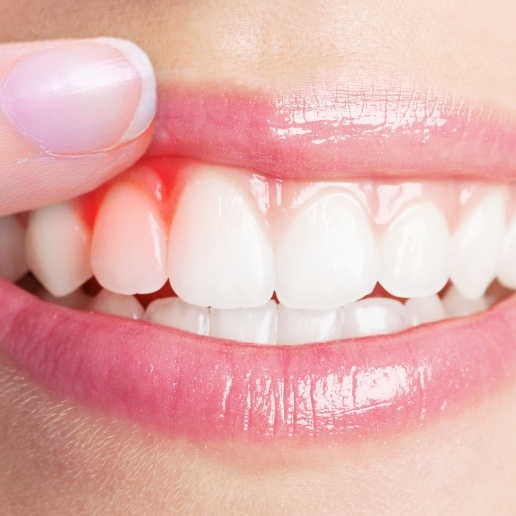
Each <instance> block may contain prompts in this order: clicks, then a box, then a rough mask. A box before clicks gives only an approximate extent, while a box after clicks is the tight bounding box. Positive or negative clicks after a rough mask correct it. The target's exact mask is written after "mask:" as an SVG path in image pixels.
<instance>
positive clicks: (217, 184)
mask: <svg viewBox="0 0 516 516" xmlns="http://www.w3.org/2000/svg"><path fill="white" fill-rule="evenodd" d="M168 273H169V278H170V283H171V285H172V288H173V289H174V291H175V292H176V294H177V295H178V296H179V297H180V298H181V299H183V300H184V301H186V302H188V303H191V304H194V305H198V306H211V307H213V308H226V309H231V308H251V307H255V306H262V305H264V304H266V303H267V301H269V299H270V298H271V296H272V293H273V291H274V284H275V279H274V256H273V252H272V249H271V246H270V244H269V242H268V239H267V238H266V236H265V234H264V228H263V227H262V225H261V223H260V221H259V219H258V218H257V215H256V213H255V210H254V208H253V206H252V199H250V198H249V197H248V196H247V193H246V192H245V190H244V189H243V188H242V187H240V186H239V185H238V183H237V182H236V181H235V180H233V179H231V178H230V177H228V176H227V175H225V174H224V173H223V172H220V171H219V170H218V169H217V168H216V167H208V166H206V167H202V168H200V169H198V170H197V171H192V174H191V176H190V178H189V180H188V182H187V184H186V186H185V189H184V190H183V192H182V194H181V196H180V199H179V203H178V207H177V211H176V213H175V215H174V217H173V220H172V224H171V228H170V234H169V243H168Z"/></svg>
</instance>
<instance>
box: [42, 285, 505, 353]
mask: <svg viewBox="0 0 516 516" xmlns="http://www.w3.org/2000/svg"><path fill="white" fill-rule="evenodd" d="M507 293H508V292H507V291H506V290H504V289H502V288H500V287H499V286H497V285H495V286H492V287H490V289H488V292H487V293H486V295H484V296H482V297H480V298H478V299H475V300H469V299H465V298H463V297H462V296H461V295H460V293H459V292H458V290H457V289H456V288H455V287H453V286H450V287H449V288H448V289H447V290H446V292H445V293H444V295H443V296H442V298H441V297H439V296H437V295H432V296H428V297H425V298H412V299H408V300H406V301H405V302H404V303H402V302H400V301H398V300H396V299H392V298H385V297H369V298H366V299H362V300H360V301H356V302H354V303H351V304H349V305H347V306H346V307H343V308H337V309H334V310H296V309H290V308H287V307H285V306H283V305H281V304H277V303H276V302H275V301H272V300H271V301H269V302H268V303H267V304H266V305H264V306H261V307H256V308H239V309H233V310H231V309H230V310H224V309H214V308H205V307H199V306H195V305H190V304H188V303H185V302H184V301H182V300H181V299H180V298H178V297H168V298H161V299H156V300H154V301H152V302H151V303H150V304H149V305H148V306H147V308H146V309H145V308H144V307H143V306H142V304H140V302H139V301H138V299H137V298H136V297H135V296H124V295H121V294H115V293H113V292H110V291H108V290H105V289H102V290H101V291H100V292H99V293H98V294H97V295H96V296H95V297H91V296H89V295H87V294H86V293H85V292H84V291H83V290H77V291H75V292H74V293H72V294H71V295H69V296H65V297H60V298H55V297H53V296H51V295H50V294H49V293H48V292H46V291H45V290H43V289H40V291H39V292H38V295H39V297H41V298H42V299H44V300H46V301H50V302H54V303H57V304H61V305H66V306H69V307H72V308H79V309H86V310H92V311H97V312H104V313H110V314H114V315H119V316H122V317H126V318H130V319H136V320H144V321H148V322H152V323H155V324H160V325H163V326H168V327H173V328H178V329H182V330H187V331H190V332H193V333H196V334H198V335H203V336H211V337H219V338H224V339H231V340H235V341H241V342H251V343H255V344H269V345H273V344H304V343H311V342H323V341H329V340H335V339H342V338H350V337H361V336H368V335H379V334H387V333H394V332H398V331H402V330H405V329H407V328H410V327H413V326H418V325H420V324H424V323H429V322H434V321H438V320H442V319H446V318H451V317H458V316H466V315H470V314H473V313H477V312H481V311H483V310H486V309H487V308H489V306H491V305H492V304H494V303H495V302H496V301H498V300H500V299H501V298H503V297H505V296H506V295H507Z"/></svg>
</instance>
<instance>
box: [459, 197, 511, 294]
mask: <svg viewBox="0 0 516 516" xmlns="http://www.w3.org/2000/svg"><path fill="white" fill-rule="evenodd" d="M505 193H506V192H505V190H504V189H501V188H497V189H496V190H494V191H492V192H491V193H489V194H487V195H486V196H485V197H484V198H483V199H481V200H480V201H479V202H478V203H476V205H475V206H473V207H472V208H470V209H468V210H466V212H465V213H464V215H463V217H462V219H461V222H460V224H459V226H458V227H457V229H456V230H455V232H454V235H453V238H452V253H451V267H450V279H451V280H452V282H453V284H454V285H455V286H456V287H457V289H458V290H459V291H460V292H461V294H462V296H463V297H465V298H467V299H477V298H479V297H480V296H482V294H483V293H484V292H485V290H486V288H487V286H488V285H489V283H491V281H492V280H493V279H494V277H495V275H496V269H497V266H498V261H499V256H500V250H501V245H502V242H503V237H504V234H505V209H506V195H505Z"/></svg>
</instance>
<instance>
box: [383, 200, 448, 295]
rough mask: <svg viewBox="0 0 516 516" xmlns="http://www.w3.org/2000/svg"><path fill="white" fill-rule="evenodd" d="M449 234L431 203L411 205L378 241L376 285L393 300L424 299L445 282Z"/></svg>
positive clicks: (439, 212)
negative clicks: (378, 276) (395, 298)
mask: <svg viewBox="0 0 516 516" xmlns="http://www.w3.org/2000/svg"><path fill="white" fill-rule="evenodd" d="M449 254H450V233H449V231H448V224H447V223H446V219H445V218H444V215H443V213H442V212H441V210H440V209H438V208H437V206H435V204H434V203H432V202H422V203H418V204H413V205H412V206H409V207H408V208H406V209H405V210H403V211H402V212H401V213H400V214H399V215H398V216H397V217H396V218H395V219H394V220H393V221H392V222H391V224H390V225H389V227H388V228H387V230H386V231H385V233H384V234H383V235H382V238H381V240H380V248H379V255H380V279H379V282H380V283H381V285H382V286H383V288H385V290H387V292H389V293H390V294H392V295H393V296H397V297H426V296H429V295H431V294H436V293H437V292H439V291H440V290H441V289H442V288H443V287H444V286H445V285H446V282H447V281H448V274H449Z"/></svg>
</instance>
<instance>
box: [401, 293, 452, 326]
mask: <svg viewBox="0 0 516 516" xmlns="http://www.w3.org/2000/svg"><path fill="white" fill-rule="evenodd" d="M405 309H406V310H407V314H408V318H409V321H410V324H411V325H412V326H417V325H419V324H424V323H429V322H434V321H440V320H442V319H445V318H446V312H445V310H444V305H443V303H442V301H441V300H440V299H439V296H437V295H435V294H434V295H432V296H428V297H419V298H412V299H408V300H407V302H406V303H405Z"/></svg>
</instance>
